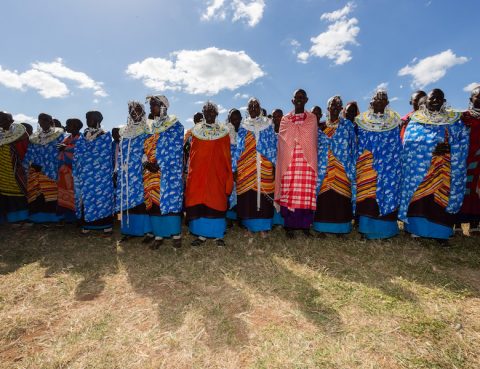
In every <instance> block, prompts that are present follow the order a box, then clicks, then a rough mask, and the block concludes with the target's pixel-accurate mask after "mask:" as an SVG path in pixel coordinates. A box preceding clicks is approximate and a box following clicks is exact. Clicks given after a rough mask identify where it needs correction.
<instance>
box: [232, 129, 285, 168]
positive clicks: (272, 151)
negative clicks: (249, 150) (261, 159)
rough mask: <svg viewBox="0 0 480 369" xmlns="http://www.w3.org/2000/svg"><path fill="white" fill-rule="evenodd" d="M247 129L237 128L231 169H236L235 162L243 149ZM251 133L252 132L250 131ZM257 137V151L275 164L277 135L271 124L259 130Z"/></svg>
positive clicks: (236, 162)
mask: <svg viewBox="0 0 480 369" xmlns="http://www.w3.org/2000/svg"><path fill="white" fill-rule="evenodd" d="M248 132H249V131H248V130H246V129H245V128H243V127H240V128H239V129H238V136H237V147H236V149H235V153H234V155H232V171H233V172H236V171H237V164H238V160H239V159H240V156H241V155H242V153H243V151H244V150H245V138H246V137H247V133H248ZM252 133H253V132H252ZM258 136H259V137H258V139H257V140H256V146H257V151H258V152H259V153H260V154H261V155H263V156H265V157H266V158H267V160H268V161H269V162H271V163H272V164H273V165H276V162H277V135H276V134H275V129H274V128H273V125H272V126H269V127H268V128H265V129H264V130H263V131H260V132H259V135H258Z"/></svg>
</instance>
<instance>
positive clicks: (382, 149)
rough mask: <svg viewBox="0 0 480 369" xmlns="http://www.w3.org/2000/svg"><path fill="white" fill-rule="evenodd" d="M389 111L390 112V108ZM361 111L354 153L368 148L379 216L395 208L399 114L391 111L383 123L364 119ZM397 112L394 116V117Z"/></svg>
mask: <svg viewBox="0 0 480 369" xmlns="http://www.w3.org/2000/svg"><path fill="white" fill-rule="evenodd" d="M392 114H393V112H392ZM364 116H365V115H364V114H362V115H360V116H358V117H357V119H356V123H357V124H358V155H357V159H358V158H359V157H360V156H361V155H362V154H363V153H364V152H365V151H368V152H370V153H371V154H372V156H373V169H374V170H375V172H376V190H375V194H376V202H377V204H378V208H379V213H380V216H384V215H387V214H390V213H392V212H393V211H395V210H397V208H398V206H399V203H400V195H399V190H400V174H401V171H402V169H401V161H400V159H401V152H402V143H401V139H400V126H399V125H400V123H401V120H400V117H399V116H398V114H396V113H395V114H393V115H392V116H391V117H389V118H388V120H387V121H386V122H385V123H382V124H380V125H379V126H378V127H376V126H375V124H376V122H374V121H366V120H363V119H362V118H363V117H364ZM397 116H398V117H397Z"/></svg>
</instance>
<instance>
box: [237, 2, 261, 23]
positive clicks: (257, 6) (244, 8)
mask: <svg viewBox="0 0 480 369" xmlns="http://www.w3.org/2000/svg"><path fill="white" fill-rule="evenodd" d="M233 8H234V14H233V21H234V22H235V21H237V20H241V19H245V20H246V22H247V23H248V25H249V26H250V27H255V26H256V25H257V24H258V22H260V20H261V19H262V17H263V10H264V9H265V1H263V0H254V1H250V2H245V1H241V0H234V1H233Z"/></svg>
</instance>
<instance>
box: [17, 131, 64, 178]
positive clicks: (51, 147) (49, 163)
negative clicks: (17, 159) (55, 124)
mask: <svg viewBox="0 0 480 369" xmlns="http://www.w3.org/2000/svg"><path fill="white" fill-rule="evenodd" d="M32 138H33V136H32V137H31V138H30V144H29V145H28V150H27V154H26V155H25V158H24V160H23V163H24V167H25V170H26V171H27V172H28V169H29V167H30V165H31V164H35V165H38V166H40V167H42V173H43V174H45V175H46V176H47V177H48V178H50V179H52V180H54V181H57V179H58V158H57V155H58V149H57V145H58V144H59V143H61V142H62V141H63V140H64V138H65V135H64V134H63V133H62V134H58V135H56V136H55V138H54V139H52V140H51V141H49V142H47V143H44V144H43V143H40V142H38V141H37V140H35V139H32Z"/></svg>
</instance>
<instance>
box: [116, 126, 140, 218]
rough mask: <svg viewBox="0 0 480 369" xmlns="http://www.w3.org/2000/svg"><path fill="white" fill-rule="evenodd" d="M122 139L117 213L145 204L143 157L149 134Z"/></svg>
mask: <svg viewBox="0 0 480 369" xmlns="http://www.w3.org/2000/svg"><path fill="white" fill-rule="evenodd" d="M138 133H139V134H138V135H136V134H134V135H132V136H129V137H125V136H122V137H121V138H120V143H119V145H120V150H119V154H118V158H117V165H116V167H117V171H118V172H117V173H118V175H117V191H116V211H119V212H121V211H126V210H128V209H131V208H134V207H136V206H138V205H140V204H142V203H143V202H144V186H143V163H142V161H143V155H144V143H145V140H146V139H147V138H148V134H147V133H140V129H139V132H138Z"/></svg>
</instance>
